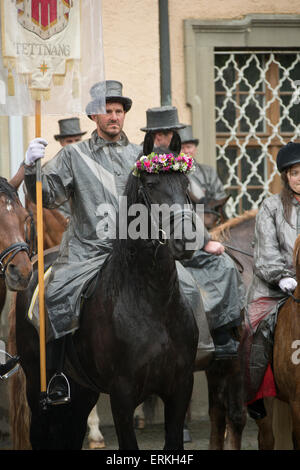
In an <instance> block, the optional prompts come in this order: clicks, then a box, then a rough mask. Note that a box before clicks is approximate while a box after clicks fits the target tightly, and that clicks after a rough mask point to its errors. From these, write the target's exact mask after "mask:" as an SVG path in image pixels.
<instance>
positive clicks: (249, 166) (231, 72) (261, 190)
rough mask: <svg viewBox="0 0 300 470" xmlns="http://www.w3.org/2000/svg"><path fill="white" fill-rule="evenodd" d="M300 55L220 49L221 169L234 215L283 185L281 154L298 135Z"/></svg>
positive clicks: (218, 134)
mask: <svg viewBox="0 0 300 470" xmlns="http://www.w3.org/2000/svg"><path fill="white" fill-rule="evenodd" d="M299 78H300V53H299V52H296V51H295V52H294V51H272V52H268V51H247V50H240V51H229V50H228V51H217V50H216V51H215V112H216V115H215V120H216V146H217V169H218V173H219V175H220V177H221V179H222V181H223V183H224V185H225V187H226V189H227V191H228V192H229V193H230V194H231V195H232V196H233V197H232V200H231V202H230V210H231V212H232V214H240V213H242V212H243V211H245V210H248V209H253V208H257V207H258V205H259V204H260V203H261V202H262V200H263V198H264V197H266V196H268V195H270V194H271V193H272V192H275V191H277V190H278V189H279V187H280V186H279V185H280V183H279V180H278V179H279V178H278V174H277V171H276V164H275V161H276V155H277V152H278V150H279V148H280V147H281V146H282V145H284V143H286V142H288V141H290V140H293V141H294V140H296V139H297V138H298V137H299V129H300V128H299V127H298V126H299V124H300V105H299V104H297V103H298V101H297V99H299V97H298V96H297V91H298V90H297V85H296V84H295V82H296V81H297V79H299Z"/></svg>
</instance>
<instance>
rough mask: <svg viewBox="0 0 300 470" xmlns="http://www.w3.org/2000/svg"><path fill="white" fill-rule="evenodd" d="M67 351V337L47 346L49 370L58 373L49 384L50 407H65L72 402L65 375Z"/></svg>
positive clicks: (48, 398) (48, 399)
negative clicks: (64, 405)
mask: <svg viewBox="0 0 300 470" xmlns="http://www.w3.org/2000/svg"><path fill="white" fill-rule="evenodd" d="M65 349H66V336H63V337H62V338H59V339H56V340H54V341H51V342H49V343H48V344H47V365H48V369H49V370H51V371H53V370H55V371H56V372H55V374H54V375H53V376H52V377H51V379H50V381H49V384H48V397H47V401H48V403H49V404H50V405H63V404H66V403H69V402H70V400H71V398H70V386H69V382H68V380H67V377H66V376H65V374H63V367H64V362H65Z"/></svg>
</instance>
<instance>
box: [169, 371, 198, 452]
mask: <svg viewBox="0 0 300 470" xmlns="http://www.w3.org/2000/svg"><path fill="white" fill-rule="evenodd" d="M193 383H194V376H193V374H191V376H190V377H188V378H186V380H182V381H180V382H177V383H176V385H175V390H174V391H173V393H172V394H170V395H168V396H167V397H163V396H162V397H161V398H162V400H163V402H164V405H165V446H164V450H183V448H184V446H183V429H184V422H185V417H186V412H187V409H188V406H189V403H190V399H191V396H192V390H193Z"/></svg>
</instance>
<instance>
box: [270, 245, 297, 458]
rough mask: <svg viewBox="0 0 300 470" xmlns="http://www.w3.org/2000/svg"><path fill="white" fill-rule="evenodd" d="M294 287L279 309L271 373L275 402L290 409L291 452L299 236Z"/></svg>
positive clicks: (294, 423) (294, 430)
mask: <svg viewBox="0 0 300 470" xmlns="http://www.w3.org/2000/svg"><path fill="white" fill-rule="evenodd" d="M294 264H295V267H296V279H297V282H298V286H297V287H296V290H295V292H294V295H293V296H291V297H290V298H289V299H288V300H287V301H286V302H285V304H284V305H283V306H282V307H281V308H280V310H279V314H278V319H277V324H276V328H275V336H274V349H273V371H274V378H275V383H276V387H277V392H278V398H279V399H280V400H282V401H284V402H286V403H288V404H289V405H290V409H291V415H292V437H293V444H294V449H296V450H299V449H300V369H299V363H300V360H299V348H300V303H299V302H300V236H298V237H297V239H296V242H295V247H294Z"/></svg>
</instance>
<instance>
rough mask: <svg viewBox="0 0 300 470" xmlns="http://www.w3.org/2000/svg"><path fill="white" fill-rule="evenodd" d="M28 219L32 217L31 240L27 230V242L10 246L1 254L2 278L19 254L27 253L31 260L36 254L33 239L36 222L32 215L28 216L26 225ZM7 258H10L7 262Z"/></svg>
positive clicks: (0, 272)
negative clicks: (21, 252)
mask: <svg viewBox="0 0 300 470" xmlns="http://www.w3.org/2000/svg"><path fill="white" fill-rule="evenodd" d="M28 217H30V240H28V237H27V230H26V229H25V239H26V242H17V243H13V244H12V245H10V246H9V247H8V248H5V250H3V251H2V252H1V253H0V278H3V277H4V276H5V271H6V269H7V267H8V265H9V263H10V262H11V261H12V260H13V258H14V257H15V256H16V255H17V254H18V253H20V251H26V253H27V254H28V256H29V258H31V257H32V256H33V255H34V254H35V250H34V239H33V237H34V231H33V225H34V221H33V215H32V213H29V214H28V216H27V217H26V219H25V223H26V220H27V219H28ZM31 246H32V247H33V248H32V250H31V249H30V247H31ZM9 255H10V256H9ZM7 256H9V258H8V259H7V260H6V261H5V258H6V257H7Z"/></svg>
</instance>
